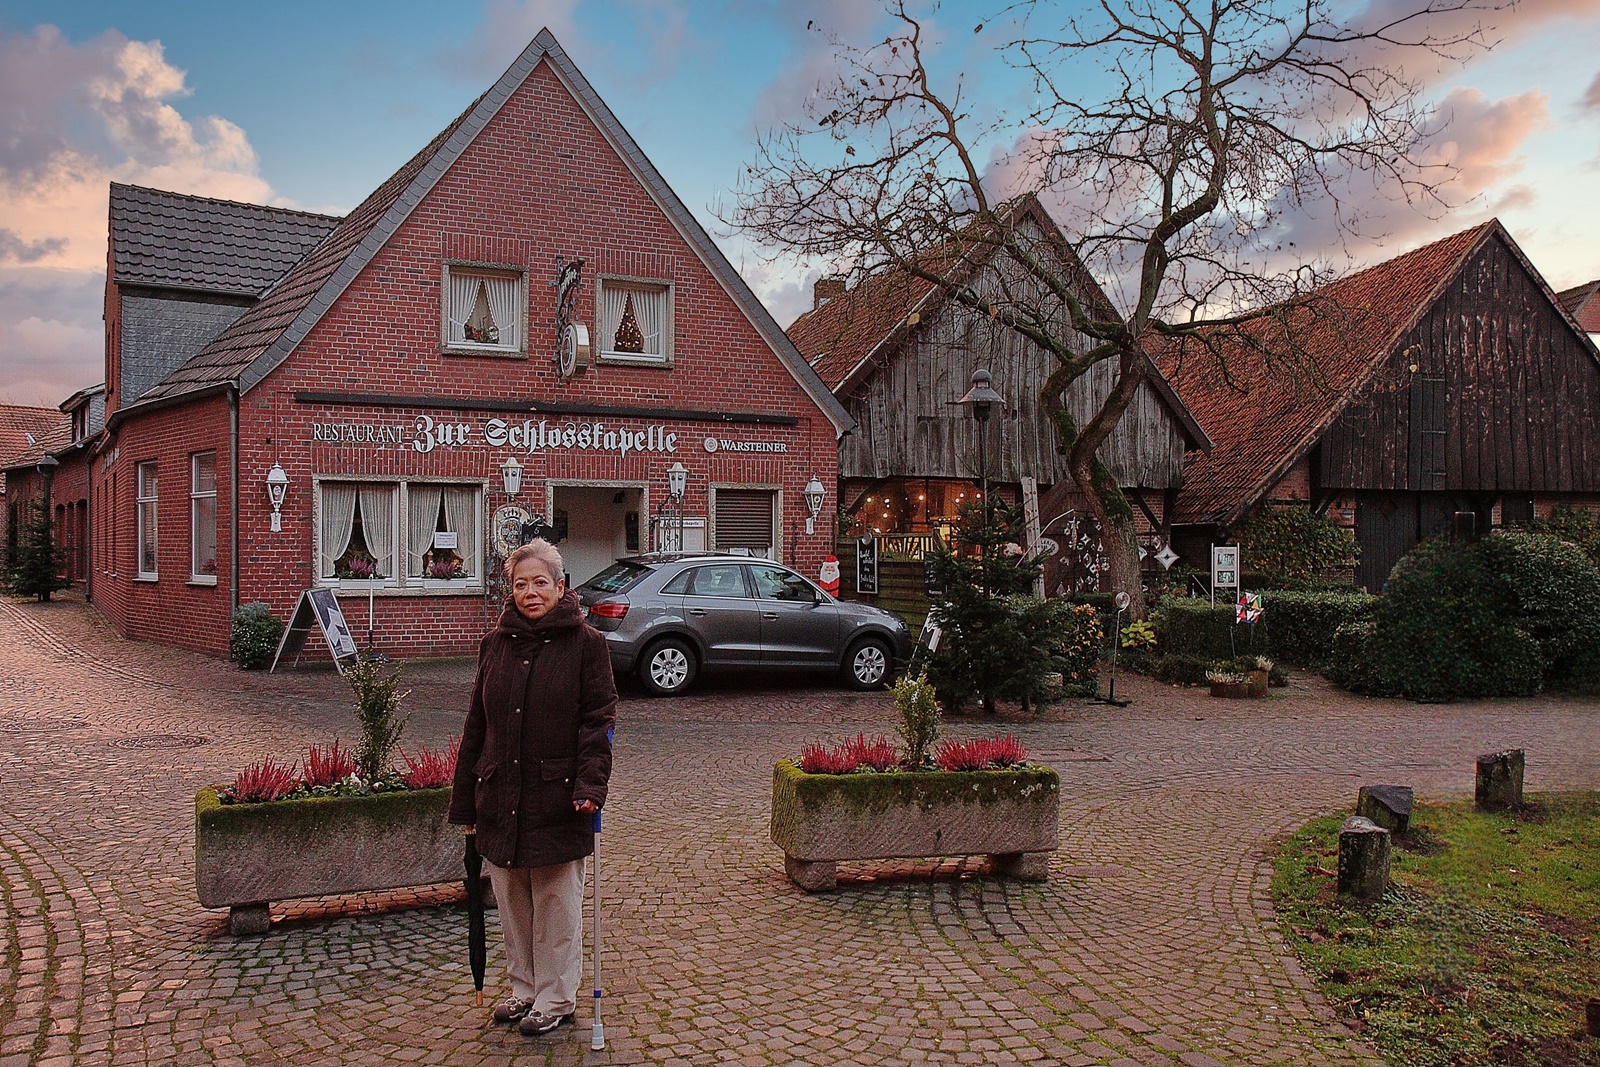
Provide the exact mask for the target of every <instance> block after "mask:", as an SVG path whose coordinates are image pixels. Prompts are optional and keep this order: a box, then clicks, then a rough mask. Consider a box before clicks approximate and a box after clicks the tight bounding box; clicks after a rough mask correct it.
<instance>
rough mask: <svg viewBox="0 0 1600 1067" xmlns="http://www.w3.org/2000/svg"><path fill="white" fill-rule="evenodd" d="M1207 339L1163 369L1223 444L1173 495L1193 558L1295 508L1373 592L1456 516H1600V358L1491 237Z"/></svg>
mask: <svg viewBox="0 0 1600 1067" xmlns="http://www.w3.org/2000/svg"><path fill="white" fill-rule="evenodd" d="M1212 341H1213V345H1212V346H1210V347H1207V346H1205V345H1202V344H1198V343H1195V342H1192V341H1191V342H1189V343H1187V344H1185V345H1183V346H1178V347H1174V348H1171V349H1169V350H1167V351H1165V352H1163V353H1162V354H1161V356H1160V358H1159V360H1158V362H1159V364H1160V366H1161V367H1162V369H1163V370H1164V371H1165V372H1166V374H1167V376H1168V378H1169V379H1170V380H1171V381H1172V383H1173V385H1174V386H1176V388H1177V390H1178V393H1179V395H1180V396H1182V397H1183V399H1184V400H1185V401H1186V402H1187V403H1188V405H1189V406H1190V408H1191V409H1192V410H1193V411H1194V412H1195V413H1196V415H1197V416H1198V417H1199V418H1200V420H1201V421H1202V422H1203V423H1204V424H1205V425H1206V427H1207V429H1208V430H1209V431H1210V432H1211V434H1212V436H1213V437H1214V438H1215V440H1216V447H1214V448H1213V449H1212V450H1211V451H1210V452H1209V453H1208V454H1206V455H1204V456H1194V457H1191V460H1190V463H1189V465H1188V468H1187V469H1186V471H1185V475H1184V486H1183V489H1182V490H1181V491H1180V492H1179V493H1178V496H1177V505H1176V509H1175V514H1174V517H1173V522H1174V526H1175V540H1176V546H1177V549H1178V551H1180V552H1184V553H1185V554H1186V555H1187V556H1194V555H1197V554H1198V552H1199V551H1200V549H1201V548H1203V547H1204V546H1205V545H1207V544H1209V543H1213V542H1223V541H1226V540H1228V539H1229V538H1230V537H1231V536H1232V534H1233V532H1234V531H1235V530H1236V529H1237V527H1238V526H1239V524H1240V523H1241V522H1242V521H1243V520H1244V519H1245V518H1247V517H1248V516H1249V515H1250V514H1251V513H1253V512H1254V511H1255V510H1256V509H1258V508H1261V507H1263V506H1274V505H1282V504H1290V503H1298V504H1306V505H1309V506H1310V507H1311V508H1312V509H1314V510H1315V511H1317V512H1321V513H1326V514H1330V515H1332V516H1333V517H1334V518H1335V519H1336V520H1337V521H1339V522H1341V523H1343V524H1345V525H1348V526H1352V527H1353V528H1354V531H1355V536H1356V540H1357V543H1358V544H1359V546H1360V550H1361V556H1360V562H1359V563H1358V565H1357V569H1356V583H1357V584H1358V585H1360V586H1362V587H1364V588H1366V589H1368V590H1371V591H1373V592H1376V591H1378V590H1380V589H1381V588H1382V586H1383V583H1384V581H1385V580H1386V579H1387V578H1388V575H1389V571H1390V570H1391V569H1392V568H1393V566H1394V564H1395V563H1396V562H1397V561H1398V560H1399V559H1400V557H1401V556H1403V555H1405V553H1406V552H1408V551H1410V549H1411V548H1412V547H1413V546H1414V545H1416V543H1417V542H1418V541H1420V540H1422V539H1423V538H1426V537H1429V536H1431V535H1433V534H1435V533H1438V532H1440V531H1441V530H1443V529H1446V528H1447V527H1448V526H1449V525H1450V524H1451V522H1452V521H1453V517H1454V516H1455V515H1456V513H1458V512H1470V513H1472V514H1473V515H1474V521H1475V526H1476V528H1477V529H1478V530H1480V531H1482V530H1486V529H1489V528H1490V527H1491V526H1494V525H1503V524H1506V523H1515V522H1518V521H1526V520H1528V519H1531V518H1532V517H1533V516H1535V515H1536V514H1537V515H1545V514H1548V513H1549V512H1550V510H1551V509H1552V508H1554V507H1556V506H1558V505H1563V504H1565V505H1568V506H1583V507H1595V506H1600V352H1597V350H1596V348H1595V346H1594V344H1593V342H1592V341H1591V340H1590V339H1589V338H1588V337H1587V336H1586V335H1585V333H1584V331H1583V330H1582V329H1580V328H1579V326H1578V325H1577V323H1576V322H1574V320H1573V319H1572V317H1571V315H1570V314H1569V313H1568V312H1567V311H1566V310H1565V309H1564V308H1563V307H1562V305H1561V303H1560V302H1558V301H1557V299H1556V295H1555V293H1553V292H1552V291H1551V289H1550V287H1549V285H1548V284H1547V283H1546V282H1545V281H1544V279H1543V278H1542V277H1541V276H1540V275H1539V272H1538V271H1537V270H1535V269H1534V267H1533V265H1532V264H1531V263H1529V262H1528V259H1527V257H1526V256H1524V255H1523V253H1522V250H1521V249H1520V248H1518V247H1517V244H1516V242H1515V241H1514V240H1512V238H1511V235H1510V234H1509V233H1507V232H1506V230H1505V227H1503V226H1502V225H1501V224H1500V223H1499V222H1498V221H1497V220H1491V221H1489V222H1486V223H1484V224H1482V225H1480V226H1476V227H1474V228H1472V229H1470V230H1466V231H1464V232H1462V233H1458V234H1455V235H1454V236H1451V237H1447V238H1445V239H1443V240H1441V241H1437V242H1434V243H1433V244H1430V245H1427V246H1425V247H1423V248H1419V249H1417V250H1416V251H1413V252H1409V253H1407V254H1405V255H1402V256H1399V257H1397V258H1395V259H1392V260H1389V261H1388V262H1385V263H1381V264H1379V265H1377V266H1375V267H1371V268H1369V269H1367V270H1364V271H1360V272H1358V273H1356V274H1352V275H1349V276H1348V277H1345V278H1343V279H1340V280H1339V281H1336V282H1333V283H1331V284H1329V285H1327V286H1324V287H1323V288H1321V289H1319V290H1317V291H1316V292H1315V293H1314V294H1313V295H1312V296H1311V297H1310V298H1309V299H1306V300H1303V301H1301V302H1299V303H1297V304H1295V305H1292V306H1284V307H1279V308H1274V309H1270V310H1269V311H1267V312H1264V313H1263V314H1262V315H1261V316H1260V317H1259V318H1257V319H1255V320H1253V321H1251V322H1250V323H1249V324H1248V325H1247V326H1246V328H1245V329H1244V330H1243V331H1242V333H1239V334H1234V335H1229V336H1222V335H1213V337H1212ZM1244 563H1245V568H1246V569H1247V570H1248V568H1249V561H1248V560H1246V561H1244Z"/></svg>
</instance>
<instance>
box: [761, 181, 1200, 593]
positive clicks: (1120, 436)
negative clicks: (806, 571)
mask: <svg viewBox="0 0 1600 1067" xmlns="http://www.w3.org/2000/svg"><path fill="white" fill-rule="evenodd" d="M1011 220H1012V224H1013V225H1016V226H1017V227H1019V228H1021V229H1023V230H1025V231H1026V232H1027V234H1028V236H1029V238H1030V240H1031V243H1033V244H1034V245H1035V246H1036V247H1039V248H1043V249H1048V250H1049V252H1050V254H1052V255H1056V256H1058V257H1060V262H1061V274H1062V276H1075V277H1077V278H1079V279H1081V281H1080V283H1079V284H1080V294H1081V298H1082V299H1083V300H1085V301H1086V302H1090V303H1096V304H1105V303H1106V302H1107V301H1106V297H1105V296H1104V295H1103V294H1102V293H1101V291H1100V289H1099V287H1098V286H1096V285H1095V283H1094V282H1093V280H1092V279H1091V278H1090V277H1089V274H1088V272H1087V271H1086V270H1084V269H1083V267H1082V266H1081V265H1080V264H1079V263H1078V261H1077V259H1076V257H1075V256H1074V255H1073V253H1072V251H1071V249H1070V248H1069V247H1068V245H1067V243H1066V241H1065V239H1064V238H1062V236H1061V233H1060V230H1059V229H1058V228H1057V227H1056V224H1055V223H1054V221H1053V220H1051V218H1050V216H1049V215H1048V214H1047V213H1046V212H1045V210H1044V209H1043V207H1041V206H1040V204H1039V203H1038V201H1037V200H1036V199H1033V198H1031V197H1030V198H1026V199H1024V200H1021V201H1019V202H1018V204H1017V205H1016V206H1015V207H1014V208H1013V209H1012V212H1011ZM970 269H973V270H974V271H976V272H981V273H978V274H977V275H976V277H977V278H978V281H977V285H976V287H977V288H978V289H979V291H992V292H994V293H995V299H996V300H997V301H998V300H1005V299H1011V300H1018V299H1027V300H1033V301H1038V302H1039V304H1040V305H1045V304H1046V302H1048V301H1052V300H1055V299H1056V298H1054V297H1051V296H1048V295H1046V294H1045V293H1044V292H1043V291H1042V290H1041V289H1038V288H1037V287H1033V288H1022V287H1021V286H1019V284H1018V283H1017V282H1016V281H1015V280H1014V279H1002V278H1001V277H1000V271H999V269H998V268H997V267H996V266H995V265H994V264H993V263H992V262H990V261H984V262H980V263H978V264H977V265H975V266H974V267H972V268H970ZM1007 282H1009V284H1006V283H1007ZM1019 291H1020V294H1021V295H1019ZM1062 320H1063V327H1062V328H1063V330H1068V329H1070V327H1068V326H1066V325H1065V320H1066V313H1065V311H1064V310H1063V312H1062ZM788 332H789V336H790V338H791V339H792V340H793V341H794V342H795V345H796V347H798V348H799V349H800V351H801V354H802V355H804V356H805V358H806V360H807V361H808V362H809V363H810V364H811V366H812V367H813V368H814V369H815V370H816V371H817V373H818V374H819V375H820V376H821V378H822V380H823V381H824V382H825V383H826V384H827V385H828V387H829V388H830V389H832V390H833V394H834V396H836V397H837V398H838V399H839V401H840V402H841V403H842V404H843V405H844V407H845V410H846V411H848V412H849V413H850V416H851V417H852V418H853V419H855V421H856V424H857V429H856V431H855V432H854V433H853V434H850V435H847V436H845V437H844V438H843V439H842V440H841V441H840V443H839V478H840V486H839V500H840V503H841V506H842V507H843V509H844V510H845V511H846V512H847V513H849V514H851V515H852V516H854V518H855V520H856V522H857V525H858V528H859V529H860V530H862V531H865V530H873V531H875V532H877V533H878V534H879V535H880V536H881V537H882V538H883V539H884V541H885V544H884V547H885V550H886V551H889V552H891V553H892V552H894V551H896V549H901V550H904V551H906V552H909V553H911V554H915V553H916V552H917V551H919V550H922V549H925V548H927V547H928V546H929V545H931V544H932V543H934V541H935V539H936V538H937V537H939V536H941V535H943V534H947V533H948V530H949V526H950V524H951V523H952V522H953V521H954V519H955V518H956V516H957V514H958V509H959V507H960V505H961V504H962V503H963V502H964V501H966V500H968V499H970V498H972V497H973V496H974V495H975V494H976V492H977V485H978V483H979V482H980V481H981V478H980V469H979V461H980V447H979V444H980V438H979V435H980V433H982V434H984V435H985V437H984V439H983V441H982V445H983V447H982V449H981V458H982V459H983V460H984V461H985V465H986V466H987V473H988V480H989V483H990V486H991V492H992V493H995V494H998V495H999V496H1000V497H1002V498H1004V499H1007V500H1010V501H1012V502H1015V501H1018V500H1027V499H1028V498H1029V497H1030V496H1032V497H1033V503H1032V504H1030V507H1031V506H1033V504H1036V505H1037V507H1038V509H1039V518H1040V520H1041V522H1042V524H1043V533H1045V534H1048V535H1050V536H1052V537H1056V538H1058V539H1059V538H1061V537H1063V536H1070V534H1069V533H1068V532H1067V531H1065V530H1063V528H1062V527H1063V524H1069V523H1072V522H1074V521H1075V520H1076V519H1077V517H1078V516H1079V515H1080V514H1081V505H1080V504H1079V503H1078V502H1077V500H1078V498H1077V495H1076V487H1075V486H1074V485H1073V484H1072V482H1071V478H1070V476H1069V474H1068V472H1067V466H1066V456H1065V455H1064V454H1063V453H1062V452H1061V451H1060V450H1059V449H1058V448H1057V444H1056V439H1055V431H1054V427H1053V426H1052V425H1051V422H1050V418H1049V415H1048V414H1047V413H1046V412H1045V411H1044V410H1043V408H1042V407H1041V405H1040V403H1039V393H1040V390H1041V388H1042V387H1043V386H1044V383H1045V380H1046V379H1047V378H1048V377H1049V375H1050V373H1051V371H1052V370H1053V369H1054V368H1055V365H1056V364H1055V359H1054V357H1053V356H1052V355H1050V353H1048V352H1047V351H1045V350H1044V349H1042V348H1040V347H1039V346H1037V345H1035V344H1033V343H1032V342H1031V341H1028V340H1026V339H1025V338H1023V337H1022V336H1021V335H1019V334H1017V333H1015V332H1013V331H1011V330H1009V329H1007V328H1005V327H1003V326H1001V325H1000V324H998V323H996V322H994V321H991V319H990V318H989V317H988V316H987V315H984V314H981V313H978V312H976V311H974V310H972V309H970V308H967V307H965V306H963V305H960V304H957V303H955V302H954V301H952V300H949V299H948V298H946V296H945V294H944V293H943V292H942V291H941V290H939V289H937V288H935V286H934V285H933V284H932V283H930V282H927V281H925V280H922V279H919V278H917V277H915V276H914V275H912V274H911V273H910V272H907V271H896V270H889V271H884V272H880V273H878V274H875V275H872V276H871V277H869V278H867V279H866V280H865V281H863V282H861V283H860V284H858V285H856V286H854V287H852V288H849V289H846V287H845V283H844V282H843V281H842V280H838V279H823V280H821V281H818V282H817V283H816V288H815V291H814V306H813V307H812V309H811V310H810V311H808V312H806V313H805V314H803V315H801V316H800V317H799V318H798V319H797V320H795V322H794V323H793V324H792V325H791V326H790V327H789V331H788ZM1082 343H1083V345H1084V347H1085V348H1087V347H1088V346H1089V344H1090V342H1089V340H1088V339H1087V338H1083V339H1082ZM977 368H986V369H988V370H989V371H990V373H991V374H992V376H993V384H994V388H995V389H996V390H998V391H999V392H1000V393H1001V395H1002V396H1003V397H1004V399H1005V403H1004V407H1003V410H1002V411H997V412H995V414H994V415H993V416H992V417H991V418H990V419H989V421H988V422H987V423H985V424H981V425H980V424H979V423H978V422H977V421H976V420H974V419H973V418H972V417H971V414H970V412H968V411H967V410H966V409H965V408H964V407H963V406H961V405H960V404H958V403H957V401H958V400H959V399H960V398H961V397H962V396H963V395H965V394H966V392H967V390H968V389H969V388H971V386H972V373H973V371H974V370H975V369H977ZM1115 374H1116V367H1115V364H1114V362H1102V363H1099V364H1097V365H1096V366H1095V367H1093V368H1092V369H1091V370H1090V371H1089V373H1087V374H1085V375H1084V376H1083V377H1081V378H1079V379H1078V380H1077V381H1076V382H1075V383H1074V384H1073V386H1072V388H1071V389H1070V390H1069V392H1068V396H1067V405H1068V410H1069V411H1070V412H1071V413H1072V416H1073V418H1074V419H1075V420H1076V421H1077V423H1078V425H1080V426H1082V425H1084V424H1085V423H1087V422H1088V421H1089V418H1090V417H1091V416H1092V415H1093V413H1094V412H1095V411H1096V410H1098V407H1099V405H1100V402H1101V401H1102V399H1103V398H1104V397H1105V396H1106V394H1107V393H1108V392H1109V391H1110V389H1111V386H1112V384H1113V382H1114V380H1115ZM1209 445H1210V441H1209V439H1208V438H1207V437H1206V435H1205V432H1204V431H1203V430H1202V429H1201V428H1200V425H1199V423H1197V422H1196V421H1195V419H1194V418H1193V416H1191V415H1190V414H1189V411H1188V410H1187V409H1186V408H1185V407H1184V405H1183V403H1182V401H1180V400H1179V399H1178V397H1177V394H1176V393H1174V391H1173V390H1172V387H1171V386H1170V385H1168V384H1167V382H1166V381H1165V380H1164V379H1163V378H1162V377H1161V375H1160V374H1159V373H1156V372H1154V370H1153V368H1152V373H1151V374H1150V377H1149V379H1148V380H1147V381H1146V382H1145V383H1144V384H1143V385H1141V386H1140V389H1139V393H1138V396H1137V397H1136V399H1135V401H1134V403H1133V406H1132V407H1131V408H1130V409H1129V410H1128V412H1127V414H1126V415H1125V416H1124V417H1123V419H1122V421H1121V422H1120V423H1119V424H1118V426H1117V427H1116V429H1115V430H1113V432H1112V434H1111V437H1110V438H1109V439H1108V440H1107V441H1106V443H1105V444H1104V445H1103V446H1102V450H1101V456H1102V458H1103V459H1104V460H1105V462H1106V464H1107V466H1108V467H1110V469H1111V471H1112V472H1113V473H1114V474H1115V476H1116V478H1117V482H1118V484H1119V485H1120V486H1121V487H1122V488H1123V490H1124V491H1125V492H1127V493H1128V495H1129V496H1130V498H1131V499H1132V500H1133V501H1134V502H1135V504H1136V507H1137V509H1138V514H1139V520H1140V528H1141V531H1142V533H1143V536H1144V539H1145V541H1146V542H1147V544H1148V546H1149V547H1150V548H1152V549H1154V548H1156V546H1157V542H1161V543H1165V541H1166V540H1167V535H1168V515H1169V508H1170V504H1171V500H1172V497H1173V495H1174V494H1175V493H1176V492H1177V489H1178V486H1179V484H1180V483H1181V479H1182V474H1183V464H1184V455H1185V453H1186V452H1189V451H1192V450H1195V449H1203V448H1206V447H1209ZM1034 494H1037V495H1036V496H1035V495H1034ZM1052 520H1054V522H1052ZM1052 591H1055V590H1052Z"/></svg>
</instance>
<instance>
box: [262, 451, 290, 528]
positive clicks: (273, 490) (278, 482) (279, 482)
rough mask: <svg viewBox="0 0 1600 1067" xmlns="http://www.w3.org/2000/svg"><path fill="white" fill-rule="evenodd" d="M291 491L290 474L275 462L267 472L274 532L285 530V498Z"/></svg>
mask: <svg viewBox="0 0 1600 1067" xmlns="http://www.w3.org/2000/svg"><path fill="white" fill-rule="evenodd" d="M288 492H289V476H288V475H287V474H285V473H284V470H283V466H282V464H279V463H274V464H273V465H272V469H271V470H270V471H268V472H267V499H268V500H269V501H271V503H272V532H273V533H282V532H283V498H284V496H285V495H286V494H287V493H288Z"/></svg>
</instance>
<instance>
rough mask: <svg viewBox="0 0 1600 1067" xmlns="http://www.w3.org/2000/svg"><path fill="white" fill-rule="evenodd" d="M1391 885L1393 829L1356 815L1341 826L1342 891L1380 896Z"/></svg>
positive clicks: (1363, 897) (1342, 893) (1367, 897)
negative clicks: (1390, 833) (1391, 833)
mask: <svg viewBox="0 0 1600 1067" xmlns="http://www.w3.org/2000/svg"><path fill="white" fill-rule="evenodd" d="M1388 887H1389V831H1387V830H1385V829H1384V828H1383V827H1381V826H1378V825H1377V824H1375V823H1374V822H1373V821H1372V820H1371V819H1364V818H1362V817H1361V816H1359V815H1353V816H1351V817H1350V818H1348V819H1346V820H1345V821H1344V825H1343V826H1341V827H1339V895H1340V896H1352V897H1356V898H1357V899H1359V900H1378V899H1380V898H1381V897H1382V896H1383V891H1384V890H1385V889H1387V888H1388Z"/></svg>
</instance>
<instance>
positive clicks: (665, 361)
mask: <svg viewBox="0 0 1600 1067" xmlns="http://www.w3.org/2000/svg"><path fill="white" fill-rule="evenodd" d="M600 362H601V363H621V364H625V365H627V366H630V367H670V366H672V359H671V357H670V356H656V355H651V354H650V353H648V352H602V353H600Z"/></svg>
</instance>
